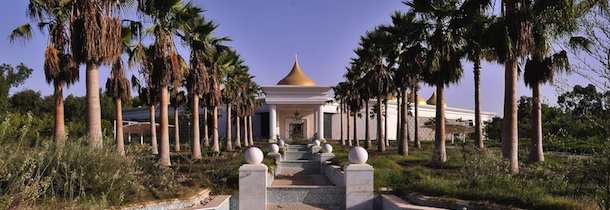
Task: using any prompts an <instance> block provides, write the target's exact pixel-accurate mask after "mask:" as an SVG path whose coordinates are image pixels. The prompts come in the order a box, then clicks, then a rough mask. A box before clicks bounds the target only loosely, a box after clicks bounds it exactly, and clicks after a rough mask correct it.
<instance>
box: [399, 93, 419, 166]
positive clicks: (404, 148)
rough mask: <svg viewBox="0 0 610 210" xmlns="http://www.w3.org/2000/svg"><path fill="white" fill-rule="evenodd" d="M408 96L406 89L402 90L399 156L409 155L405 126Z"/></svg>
mask: <svg viewBox="0 0 610 210" xmlns="http://www.w3.org/2000/svg"><path fill="white" fill-rule="evenodd" d="M408 95H409V93H408V92H407V88H404V90H403V93H402V97H401V98H402V100H401V104H400V138H399V139H400V143H399V144H398V148H399V149H398V154H399V155H409V142H408V141H407V140H408V138H407V132H409V127H408V124H407V123H408V122H407V120H408V118H407V117H408V115H407V103H408V102H409V101H408V98H407V97H408ZM416 101H417V100H413V102H414V103H416Z"/></svg>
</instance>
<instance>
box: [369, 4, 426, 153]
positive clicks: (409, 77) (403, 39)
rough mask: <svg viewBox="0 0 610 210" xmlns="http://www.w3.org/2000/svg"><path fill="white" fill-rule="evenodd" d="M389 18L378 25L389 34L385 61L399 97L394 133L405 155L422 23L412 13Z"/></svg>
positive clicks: (416, 74)
mask: <svg viewBox="0 0 610 210" xmlns="http://www.w3.org/2000/svg"><path fill="white" fill-rule="evenodd" d="M391 18H392V24H391V25H382V26H381V27H380V28H381V30H383V31H386V32H387V33H388V36H390V41H391V44H390V45H389V47H388V49H387V51H388V52H387V54H388V58H387V60H388V63H390V64H389V65H388V66H390V67H392V68H390V71H391V73H392V75H393V77H392V78H393V81H394V84H393V85H394V87H395V89H396V90H397V95H398V96H399V98H398V99H399V100H398V101H399V104H400V106H399V117H400V120H397V122H398V124H399V126H397V127H398V128H399V129H397V130H398V133H397V135H396V136H397V138H398V141H399V143H398V154H401V155H408V151H409V150H408V148H409V145H408V142H407V139H408V124H407V121H408V116H409V115H408V114H407V113H408V106H407V104H408V102H409V100H408V99H407V97H409V94H408V88H411V87H413V86H414V85H416V84H417V83H418V81H419V77H420V76H421V70H422V69H423V65H422V64H423V62H422V61H421V60H422V57H423V55H422V54H423V53H422V52H423V48H422V47H421V45H420V42H422V41H423V34H424V29H425V28H424V26H425V25H424V24H423V23H422V22H421V21H418V20H416V18H415V13H413V12H408V13H402V12H400V11H396V12H395V13H394V14H392V15H391ZM393 63H396V64H397V66H395V67H394V64H393ZM416 121H417V118H416ZM416 125H417V123H416ZM415 129H416V130H417V126H415ZM416 140H418V138H416ZM416 142H417V141H416Z"/></svg>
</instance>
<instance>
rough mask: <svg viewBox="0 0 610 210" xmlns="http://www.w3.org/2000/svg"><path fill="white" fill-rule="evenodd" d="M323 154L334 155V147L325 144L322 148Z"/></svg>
mask: <svg viewBox="0 0 610 210" xmlns="http://www.w3.org/2000/svg"><path fill="white" fill-rule="evenodd" d="M322 153H333V146H331V145H330V144H325V145H324V146H323V147H322Z"/></svg>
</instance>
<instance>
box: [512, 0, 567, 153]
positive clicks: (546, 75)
mask: <svg viewBox="0 0 610 210" xmlns="http://www.w3.org/2000/svg"><path fill="white" fill-rule="evenodd" d="M559 8H561V9H559ZM575 9H576V8H575V7H574V6H573V3H569V2H550V3H549V2H544V1H536V2H534V4H533V9H532V10H531V15H532V22H533V28H534V29H533V31H534V32H533V37H534V42H535V45H536V48H535V50H534V51H533V52H532V55H531V58H529V59H528V60H527V62H526V64H525V71H524V73H523V80H524V82H525V85H527V86H529V87H531V88H532V99H533V101H532V102H533V105H532V137H531V148H530V154H529V159H530V160H531V161H535V162H541V161H544V152H543V150H542V110H541V102H540V100H541V99H540V88H541V85H542V84H545V83H552V82H553V78H554V74H555V73H556V72H564V71H568V70H569V65H570V64H569V63H568V56H567V53H566V51H560V52H557V53H555V54H553V55H549V53H550V51H551V49H550V48H551V47H550V46H551V45H552V43H551V40H552V39H553V38H554V37H551V36H555V37H559V36H565V35H569V34H571V33H573V32H575V31H576V30H577V24H576V17H575V16H574V14H573V13H574V10H575ZM558 11H561V16H560V18H561V20H556V19H554V18H555V17H553V18H550V17H547V16H548V14H555V13H557V12H558ZM554 16H555V15H554Z"/></svg>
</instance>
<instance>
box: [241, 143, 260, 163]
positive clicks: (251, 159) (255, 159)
mask: <svg viewBox="0 0 610 210" xmlns="http://www.w3.org/2000/svg"><path fill="white" fill-rule="evenodd" d="M244 158H245V159H246V163H248V164H261V163H262V162H263V151H261V149H259V148H258V147H250V149H248V150H246V153H245V154H244Z"/></svg>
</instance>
